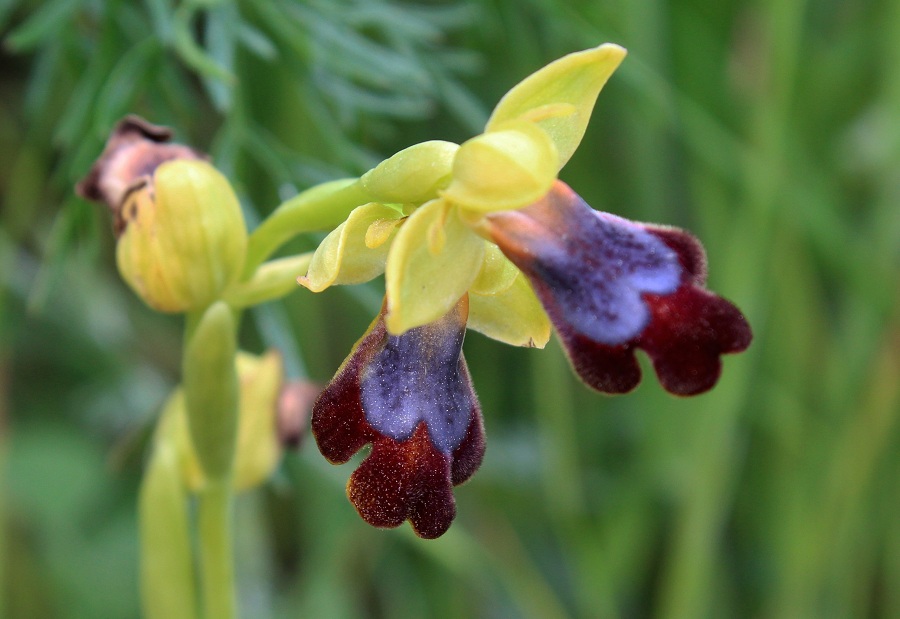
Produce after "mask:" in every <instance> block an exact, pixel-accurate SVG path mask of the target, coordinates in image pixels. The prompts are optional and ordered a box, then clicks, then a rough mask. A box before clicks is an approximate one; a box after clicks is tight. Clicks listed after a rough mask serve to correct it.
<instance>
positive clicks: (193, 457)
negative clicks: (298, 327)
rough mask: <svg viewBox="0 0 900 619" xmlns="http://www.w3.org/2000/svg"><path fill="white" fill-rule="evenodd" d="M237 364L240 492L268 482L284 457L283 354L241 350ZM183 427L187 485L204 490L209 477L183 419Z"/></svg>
mask: <svg viewBox="0 0 900 619" xmlns="http://www.w3.org/2000/svg"><path fill="white" fill-rule="evenodd" d="M235 367H236V370H237V375H238V382H239V385H240V404H239V410H238V428H237V448H236V454H235V459H234V472H233V477H232V483H233V486H234V489H235V490H238V491H240V490H245V489H248V488H252V487H254V486H257V485H259V484H260V483H262V482H263V481H265V480H266V479H267V478H268V477H269V476H270V475H271V474H272V471H274V470H275V467H276V466H277V464H278V461H279V459H280V458H281V444H280V440H279V432H278V429H277V427H276V424H277V413H278V406H279V397H280V395H281V388H282V384H283V382H284V367H283V363H282V359H281V355H280V354H279V353H278V352H277V351H275V350H270V351H269V352H267V353H266V354H264V355H262V356H256V355H251V354H248V353H238V355H237V358H236V365H235ZM182 427H183V428H184V430H185V431H183V432H182V436H183V437H184V438H185V439H187V440H186V441H185V442H184V445H183V449H182V452H183V458H182V463H183V470H184V474H185V477H186V479H187V484H188V486H189V487H190V488H191V489H192V490H194V491H197V490H201V489H202V488H203V487H204V486H205V484H206V482H207V477H206V475H204V472H203V467H202V466H201V464H200V461H199V458H198V455H197V452H196V450H195V449H193V446H192V444H191V442H190V440H189V435H188V432H187V431H186V430H187V425H186V424H185V423H184V421H182Z"/></svg>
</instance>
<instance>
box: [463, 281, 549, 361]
mask: <svg viewBox="0 0 900 619" xmlns="http://www.w3.org/2000/svg"><path fill="white" fill-rule="evenodd" d="M468 326H469V328H470V329H474V330H475V331H478V332H479V333H483V334H484V335H486V336H488V337H490V338H493V339H495V340H498V341H500V342H503V343H505V344H512V345H513V346H528V347H531V348H543V347H544V346H546V344H547V341H548V340H549V339H550V319H549V318H548V317H547V314H546V313H545V312H544V308H543V307H541V303H540V301H538V299H537V297H536V296H534V292H533V291H532V289H531V286H530V285H529V284H528V280H526V279H525V276H524V275H522V274H521V273H519V275H518V276H517V277H516V279H515V281H514V282H513V284H512V286H510V287H509V288H507V289H506V290H504V291H503V292H500V293H498V294H494V295H480V294H474V293H471V291H470V294H469V325H468Z"/></svg>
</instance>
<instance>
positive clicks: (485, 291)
mask: <svg viewBox="0 0 900 619" xmlns="http://www.w3.org/2000/svg"><path fill="white" fill-rule="evenodd" d="M518 275H519V269H518V268H516V265H514V264H513V263H512V262H510V261H509V259H508V258H507V257H506V256H504V255H503V252H502V251H500V248H499V247H497V246H496V245H494V244H493V243H488V244H487V246H486V247H485V252H484V260H483V261H482V263H481V269H480V270H479V271H478V276H477V277H476V278H475V281H474V282H472V285H471V286H470V287H469V291H470V292H473V293H475V294H480V295H486V296H489V295H494V294H499V293H501V292H503V291H504V290H507V289H508V288H509V287H510V286H512V285H513V282H515V281H516V277H517V276H518Z"/></svg>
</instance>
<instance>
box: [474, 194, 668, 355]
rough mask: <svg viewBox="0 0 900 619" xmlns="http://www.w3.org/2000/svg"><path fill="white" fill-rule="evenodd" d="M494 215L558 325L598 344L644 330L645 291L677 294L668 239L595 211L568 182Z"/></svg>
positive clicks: (494, 228) (498, 231)
mask: <svg viewBox="0 0 900 619" xmlns="http://www.w3.org/2000/svg"><path fill="white" fill-rule="evenodd" d="M488 221H489V226H490V231H491V235H492V237H493V240H494V242H495V243H496V244H497V245H498V246H499V247H500V249H501V250H502V251H503V253H504V254H506V256H507V257H508V258H509V259H510V260H511V261H512V262H513V263H514V264H515V265H516V266H518V267H519V268H520V269H521V270H522V271H523V272H524V273H525V274H526V275H527V276H528V278H529V279H530V280H531V283H532V285H533V287H534V290H535V293H536V294H537V296H538V298H539V299H540V300H541V303H542V304H543V305H544V307H545V309H546V310H547V313H548V314H550V316H551V318H552V319H553V321H554V323H555V324H557V325H559V324H560V323H563V324H566V325H569V326H570V328H571V329H572V330H573V331H574V332H577V333H580V334H582V335H583V336H584V337H586V338H588V339H590V340H593V341H594V342H597V343H600V344H605V345H607V346H618V345H620V344H624V343H626V342H628V341H629V340H631V339H633V338H634V337H636V336H637V335H639V334H640V333H641V332H642V331H643V330H644V328H645V327H646V326H647V323H648V321H649V319H650V312H649V308H648V307H647V304H646V302H645V301H644V299H643V296H642V295H644V294H648V293H651V294H668V293H671V292H673V291H674V290H675V289H676V288H678V285H679V282H680V280H681V276H682V271H683V269H682V266H681V263H680V261H679V258H678V254H677V253H676V251H675V250H673V249H672V248H670V247H669V246H668V245H667V244H666V243H665V242H664V240H663V239H661V238H660V237H658V236H656V235H655V234H653V233H652V232H650V231H648V230H647V229H645V228H644V227H643V226H641V225H639V224H636V223H633V222H630V221H628V220H625V219H622V218H620V217H616V216H614V215H609V214H606V213H599V212H597V211H594V210H593V209H592V208H591V207H590V206H588V205H587V204H586V203H585V202H584V200H582V199H581V198H580V197H579V196H578V195H577V194H575V193H574V192H573V191H572V190H571V189H570V188H569V187H568V186H567V185H565V184H564V183H562V182H557V183H556V185H554V187H553V189H552V190H551V191H550V192H549V193H548V194H547V195H546V196H545V197H544V198H542V199H541V200H539V201H538V202H536V203H534V204H532V205H530V206H527V207H525V208H523V209H519V210H517V211H506V212H502V213H497V214H494V215H491V216H489V217H488Z"/></svg>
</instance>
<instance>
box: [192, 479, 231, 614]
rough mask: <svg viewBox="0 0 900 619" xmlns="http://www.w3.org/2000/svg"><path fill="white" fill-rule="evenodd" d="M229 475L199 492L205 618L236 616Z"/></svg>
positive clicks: (201, 568)
mask: <svg viewBox="0 0 900 619" xmlns="http://www.w3.org/2000/svg"><path fill="white" fill-rule="evenodd" d="M231 520H232V491H231V478H230V477H227V478H226V479H223V480H220V481H216V482H211V483H210V484H209V485H208V486H207V487H206V488H205V489H204V490H203V491H202V492H201V494H200V501H199V509H198V524H199V529H200V531H199V533H200V570H201V575H202V582H203V609H204V614H205V617H206V618H207V619H233V618H234V617H236V616H237V594H236V592H235V586H234V552H233V548H232V543H231Z"/></svg>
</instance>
